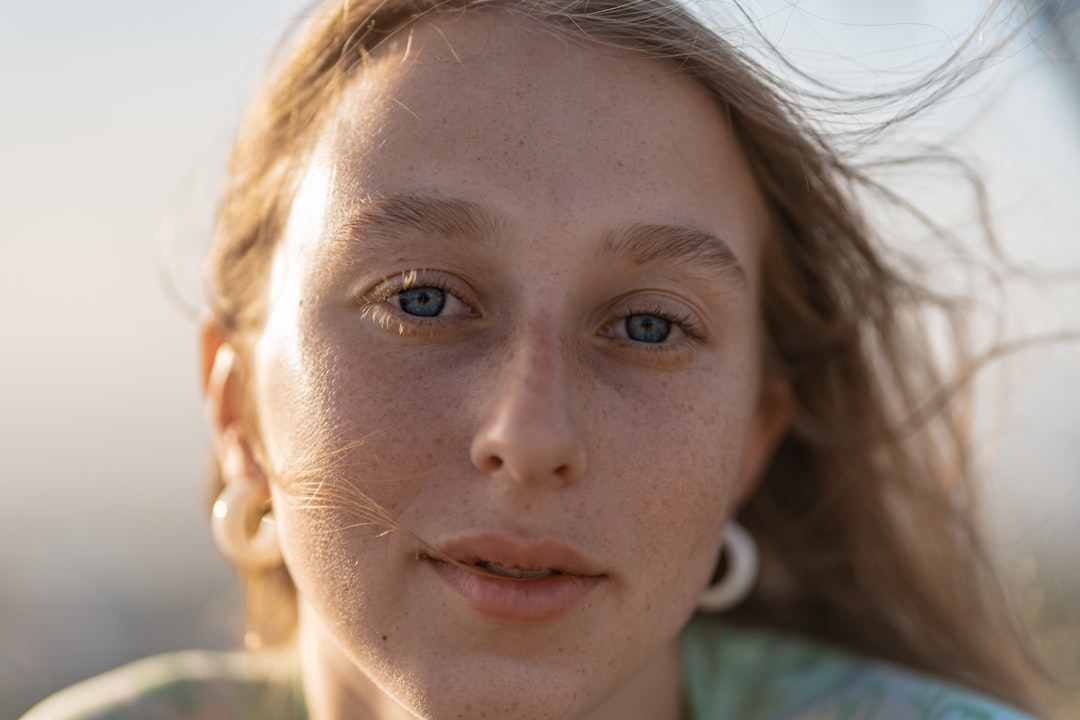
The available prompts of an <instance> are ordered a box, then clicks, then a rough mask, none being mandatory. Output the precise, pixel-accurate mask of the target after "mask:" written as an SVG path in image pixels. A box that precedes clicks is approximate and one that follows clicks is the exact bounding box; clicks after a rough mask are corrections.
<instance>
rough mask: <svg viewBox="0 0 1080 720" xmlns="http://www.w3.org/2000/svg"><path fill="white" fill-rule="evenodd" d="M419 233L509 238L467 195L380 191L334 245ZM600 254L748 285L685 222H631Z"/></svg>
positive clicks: (375, 246)
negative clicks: (710, 274) (672, 266)
mask: <svg viewBox="0 0 1080 720" xmlns="http://www.w3.org/2000/svg"><path fill="white" fill-rule="evenodd" d="M410 231H411V232H418V233H421V234H423V235H431V236H435V237H441V238H446V239H453V240H456V241H459V242H462V243H468V244H479V245H480V246H488V247H491V246H494V245H496V244H497V243H498V242H499V240H500V238H502V237H505V235H504V232H503V223H502V222H500V220H499V218H498V217H497V216H496V215H495V214H494V213H492V212H490V211H489V210H487V209H486V208H484V207H483V206H482V205H479V204H477V203H474V202H471V201H469V200H460V199H456V198H437V197H431V196H426V195H378V196H373V197H369V198H365V199H363V200H361V201H360V202H358V203H356V204H354V205H352V206H350V207H349V208H348V210H347V211H346V212H344V213H343V214H342V216H341V217H340V219H339V220H338V222H337V223H336V225H335V227H334V228H333V229H332V231H331V233H330V239H331V245H332V246H338V249H343V248H344V247H346V246H347V247H355V246H357V245H359V246H360V248H361V249H363V250H365V251H369V252H373V253H378V252H387V251H389V250H391V249H392V248H393V247H394V245H393V242H394V240H396V238H398V237H399V236H400V235H401V234H402V233H403V232H410ZM600 255H602V256H608V257H610V258H612V259H615V260H629V261H630V262H633V263H634V264H637V265H645V264H648V263H664V262H666V263H672V264H677V265H682V264H686V265H691V266H693V267H703V268H706V269H711V270H714V271H718V272H719V273H721V274H722V275H724V276H727V277H730V278H731V279H732V280H734V281H736V282H738V283H740V284H745V283H746V280H747V273H746V270H745V268H744V267H743V266H742V264H741V263H740V262H739V259H738V258H737V257H736V256H735V253H734V252H733V251H732V249H731V246H730V245H728V243H727V242H725V241H724V240H723V239H721V238H720V237H718V236H716V235H714V234H712V233H708V232H705V231H703V230H698V229H696V228H691V227H685V226H681V225H661V224H645V223H632V224H629V225H625V226H623V227H621V228H618V229H617V230H615V231H614V232H612V233H610V234H608V235H607V236H606V237H605V238H604V241H603V244H602V246H601V248H600Z"/></svg>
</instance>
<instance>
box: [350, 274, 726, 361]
mask: <svg viewBox="0 0 1080 720" xmlns="http://www.w3.org/2000/svg"><path fill="white" fill-rule="evenodd" d="M417 287H430V288H435V289H437V290H441V291H443V292H445V293H447V294H448V295H452V296H453V297H454V298H456V299H457V300H458V302H460V303H461V304H462V305H464V306H465V307H467V308H469V309H470V310H471V309H472V307H473V306H472V304H471V303H469V302H467V301H466V300H465V299H464V298H462V297H461V293H460V291H459V289H457V288H456V287H455V284H454V283H452V282H449V281H447V280H446V279H445V278H442V277H440V276H438V275H431V276H427V275H424V274H423V271H421V270H410V271H408V272H405V273H401V274H399V275H397V276H393V277H389V278H386V280H384V281H383V283H381V284H380V285H379V286H377V287H375V288H374V289H373V290H372V291H370V292H368V293H365V294H364V295H362V296H361V297H360V298H359V304H360V305H361V306H362V308H363V311H364V314H365V315H367V314H369V313H370V314H371V315H372V318H373V319H374V320H375V321H376V322H378V323H379V324H380V325H382V326H383V327H384V328H385V327H388V326H389V325H390V323H392V322H395V321H396V322H397V323H398V326H399V333H400V334H405V333H406V332H408V326H412V327H413V328H421V329H422V328H430V327H434V326H436V325H438V324H440V323H444V322H446V318H443V317H441V316H435V317H421V316H417V315H410V314H408V313H405V312H403V311H401V310H400V308H396V307H393V306H392V305H390V303H389V301H390V300H391V299H392V298H393V297H394V296H395V295H397V294H398V293H401V292H403V291H405V290H408V289H410V288H417ZM388 306H389V307H388ZM394 311H396V312H394ZM392 313H393V314H392ZM633 315H650V316H654V317H658V318H663V319H664V320H667V321H668V322H670V323H671V324H672V325H673V326H675V327H677V328H678V329H679V330H680V331H681V332H682V333H683V335H685V336H686V337H687V338H689V339H691V340H694V341H698V342H703V341H704V340H705V334H704V331H703V329H702V327H701V325H700V324H699V323H698V322H697V321H696V320H695V318H694V316H693V315H691V314H690V313H689V312H680V311H676V310H672V309H670V308H667V307H663V306H661V305H659V304H648V305H635V304H630V305H628V306H627V307H626V311H625V313H624V314H622V315H620V316H619V317H618V318H617V319H615V320H613V321H612V322H610V323H608V324H607V326H609V327H610V326H612V325H614V324H615V323H625V322H626V319H627V318H628V317H630V316H633ZM616 337H618V336H616ZM618 339H619V340H621V341H623V342H625V343H627V344H630V345H633V346H634V347H636V348H640V349H642V350H644V351H646V352H670V351H671V350H673V349H676V347H677V346H678V344H679V343H678V339H676V340H675V341H665V342H661V343H644V342H638V341H635V340H631V339H630V338H624V337H618Z"/></svg>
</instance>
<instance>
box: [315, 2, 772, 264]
mask: <svg viewBox="0 0 1080 720" xmlns="http://www.w3.org/2000/svg"><path fill="white" fill-rule="evenodd" d="M312 164H313V165H314V166H317V168H318V169H319V170H320V172H317V173H314V174H315V175H318V176H320V177H322V178H324V179H328V180H329V181H330V188H329V189H330V193H329V198H328V200H329V202H328V205H327V208H326V209H327V211H328V212H329V214H331V215H333V214H342V213H344V214H348V213H349V212H350V206H352V205H355V204H356V203H357V202H363V201H364V200H365V199H368V198H374V197H380V196H400V195H410V196H432V197H451V198H453V199H460V200H465V201H468V202H474V203H478V204H480V205H482V206H484V207H485V208H490V209H493V210H494V214H495V215H496V216H502V215H503V214H504V211H506V212H507V213H509V214H510V215H511V216H513V217H512V218H511V219H512V220H513V219H514V217H517V218H519V219H520V218H528V217H543V218H545V219H547V220H549V221H550V220H553V218H552V214H553V211H554V213H555V215H556V217H555V218H554V219H557V220H558V221H559V223H561V224H562V225H563V226H565V227H574V228H575V229H577V230H578V231H580V232H582V233H583V234H586V233H588V232H591V231H592V230H596V231H597V232H605V231H606V230H607V229H609V228H610V227H611V226H613V225H617V224H620V223H626V222H641V223H668V224H675V225H680V226H686V227H693V228H696V229H699V230H701V231H703V232H708V233H715V234H718V235H721V236H723V237H725V238H731V241H730V242H731V244H732V245H733V249H734V250H735V252H736V254H737V255H738V256H739V257H740V260H741V261H742V262H743V264H744V265H747V266H748V267H749V266H752V265H753V264H754V263H755V259H756V254H757V248H756V245H757V244H758V243H759V240H760V236H761V235H762V233H763V230H764V226H765V224H766V223H765V221H764V217H765V214H764V212H763V209H762V203H761V201H760V198H759V195H758V192H757V190H756V187H755V184H754V182H753V179H752V177H751V174H750V172H749V170H748V168H747V165H746V161H745V159H744V157H743V155H742V152H741V149H740V148H739V146H738V144H737V143H736V141H735V139H734V136H733V134H732V132H731V129H730V127H729V125H728V123H727V120H726V117H725V115H724V112H723V110H722V108H721V107H720V106H719V103H718V102H717V101H716V100H715V98H713V97H711V96H710V95H709V94H708V93H707V92H706V91H705V89H704V88H703V87H702V86H701V85H700V84H699V83H698V82H697V81H695V80H693V79H692V78H690V77H689V76H688V75H687V74H686V73H684V72H683V71H681V70H680V69H679V68H678V66H677V65H676V64H675V63H673V62H668V61H665V60H657V59H650V58H645V57H641V56H636V55H634V54H632V53H631V52H629V51H626V50H623V49H618V48H611V47H603V46H600V45H599V44H596V43H593V42H591V41H587V40H585V39H583V38H572V37H570V36H568V34H567V33H566V32H565V31H561V30H556V29H554V28H551V27H548V26H547V25H545V24H543V23H541V22H539V21H537V20H533V19H530V18H527V17H522V16H517V15H511V14H506V13H497V12H487V13H473V14H471V15H464V16H448V17H439V16H436V17H434V18H433V19H431V20H427V21H424V22H421V23H419V24H417V25H416V26H415V27H412V28H410V29H409V30H408V31H403V32H402V33H400V34H399V35H398V36H397V37H395V38H394V39H393V40H392V41H391V42H388V43H386V44H385V45H383V46H381V47H380V48H379V49H378V50H376V51H375V52H374V53H373V54H372V56H371V57H370V58H369V59H368V60H367V61H366V66H365V67H364V68H362V69H361V70H360V71H359V72H358V73H356V75H355V77H354V78H353V79H352V80H351V82H350V84H349V85H348V87H347V88H346V89H345V90H344V92H343V97H342V99H341V103H340V104H339V105H338V106H337V108H336V110H335V112H334V117H333V118H332V120H331V122H330V123H328V126H327V129H326V130H325V131H324V133H323V135H322V138H321V140H320V142H319V144H318V147H317V150H316V153H315V156H314V160H313V163H312ZM549 224H552V223H549ZM556 224H558V223H556Z"/></svg>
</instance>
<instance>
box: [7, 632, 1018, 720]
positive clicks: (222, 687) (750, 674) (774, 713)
mask: <svg viewBox="0 0 1080 720" xmlns="http://www.w3.org/2000/svg"><path fill="white" fill-rule="evenodd" d="M681 645H682V659H683V674H684V678H685V682H686V686H687V697H688V699H689V704H690V713H691V717H692V718H693V719H694V720H1032V718H1031V717H1030V716H1029V715H1026V714H1024V713H1021V712H1019V711H1018V710H1014V709H1012V708H1009V707H1007V706H1005V705H1002V704H1001V703H1000V702H997V701H995V700H991V699H989V698H987V697H984V696H981V695H978V694H976V693H974V692H971V691H968V690H964V689H962V688H958V687H956V686H954V685H950V684H948V683H945V682H942V681H940V680H937V679H935V678H931V677H927V676H924V675H920V674H918V673H915V672H912V671H909V670H905V669H902V668H899V667H897V666H895V665H891V664H888V663H885V662H879V661H874V660H868V659H866V658H861V657H858V656H856V655H852V654H849V653H847V652H844V651H841V650H837V649H835V648H830V647H827V646H824V645H821V644H818V643H815V642H811V641H809V640H805V639H801V638H797V637H792V636H789V635H783V634H780V633H774V632H768V631H757V630H746V629H740V628H733V627H728V626H725V625H723V624H721V623H719V622H716V621H715V620H710V619H707V618H695V619H694V620H693V621H692V622H691V623H690V624H689V625H688V626H687V628H686V630H685V632H684V633H683V634H682V638H681ZM136 718H138V719H139V720H180V719H187V718H200V720H218V719H220V720H235V719H236V718H244V719H247V718H252V719H254V718H258V720H305V719H306V718H307V712H306V710H305V707H304V700H303V693H302V691H301V689H300V682H299V672H298V669H297V667H296V665H295V660H294V659H292V658H291V657H284V656H274V655H269V654H263V655H246V654H244V653H210V652H183V653H172V654H168V655H160V656H157V657H151V658H147V659H145V660H140V661H138V662H135V663H132V664H131V665H127V666H125V667H122V668H119V669H117V670H113V671H112V672H109V673H106V674H104V675H101V676H99V677H97V678H93V679H91V680H87V681H86V682H83V683H80V684H78V685H75V686H73V687H71V688H68V689H67V690H63V691H61V692H59V693H57V694H56V695H54V696H52V697H51V698H49V699H47V700H46V701H44V702H43V703H41V704H40V705H38V706H37V707H35V708H34V709H32V710H31V711H30V712H29V713H28V714H27V715H25V716H24V717H23V720H135V719H136Z"/></svg>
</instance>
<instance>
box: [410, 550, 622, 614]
mask: <svg viewBox="0 0 1080 720" xmlns="http://www.w3.org/2000/svg"><path fill="white" fill-rule="evenodd" d="M420 559H421V560H424V561H425V564H426V565H428V566H429V567H431V568H432V569H433V570H434V571H435V574H436V575H437V576H438V577H440V578H442V580H443V581H444V582H445V583H446V586H448V587H449V589H451V590H452V591H453V592H454V593H455V594H457V595H458V596H459V597H461V598H462V599H463V600H464V601H465V604H466V606H467V607H469V608H471V609H472V610H473V611H474V612H476V613H478V614H479V615H481V616H484V617H486V618H487V619H488V620H495V621H499V622H503V623H505V622H509V623H514V624H520V623H524V624H536V623H544V622H549V621H552V620H555V619H556V618H559V617H562V616H565V615H567V614H569V613H571V612H573V611H574V608H576V607H578V606H579V605H580V604H581V603H582V601H583V600H584V599H585V597H587V596H589V595H590V594H591V593H592V592H594V591H596V590H597V588H599V587H601V586H602V584H603V580H604V579H605V578H606V577H607V575H606V573H604V572H603V571H602V570H601V569H600V567H599V566H598V565H596V564H595V563H594V562H593V561H592V560H591V559H590V558H589V557H588V556H586V555H585V554H584V553H583V552H581V551H580V550H578V549H577V548H576V547H574V546H573V545H571V544H569V543H566V542H563V541H561V540H557V539H546V540H540V541H533V542H522V541H520V540H518V539H516V538H514V537H512V536H509V535H505V534H502V533H493V534H481V535H472V536H468V537H463V538H457V539H453V540H450V541H448V542H445V543H440V544H439V545H438V546H437V551H436V552H435V553H431V554H427V555H421V556H420Z"/></svg>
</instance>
